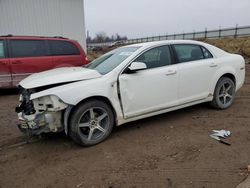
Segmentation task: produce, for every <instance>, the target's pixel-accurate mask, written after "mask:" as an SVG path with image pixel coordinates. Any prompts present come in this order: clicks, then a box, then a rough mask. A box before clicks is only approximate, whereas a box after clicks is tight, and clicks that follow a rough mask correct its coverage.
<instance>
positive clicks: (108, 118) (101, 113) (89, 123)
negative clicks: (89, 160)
mask: <svg viewBox="0 0 250 188" xmlns="http://www.w3.org/2000/svg"><path fill="white" fill-rule="evenodd" d="M113 126H114V115H113V112H112V110H111V108H110V107H109V105H107V104H106V103H104V102H102V101H98V100H91V101H87V102H86V103H83V104H82V105H79V106H77V107H76V109H75V110H74V111H73V113H72V115H71V118H70V121H69V135H70V137H71V138H72V139H73V140H74V141H75V142H76V143H77V144H80V145H82V146H92V145H95V144H98V143H100V142H102V141H103V140H105V139H106V138H107V137H108V136H109V135H110V133H111V131H112V129H113Z"/></svg>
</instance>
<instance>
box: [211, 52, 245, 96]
mask: <svg viewBox="0 0 250 188" xmlns="http://www.w3.org/2000/svg"><path fill="white" fill-rule="evenodd" d="M214 61H215V63H216V64H217V65H218V68H217V70H216V72H215V73H214V76H213V78H212V80H213V82H212V86H211V90H210V93H211V94H213V93H214V89H215V87H216V84H217V82H218V80H219V79H220V78H221V77H222V76H223V75H225V74H228V73H229V74H232V75H234V77H235V81H236V91H237V90H239V89H240V88H241V87H242V85H243V84H244V80H245V60H244V58H243V57H242V56H240V55H236V54H228V55H226V56H223V57H218V58H215V60H214Z"/></svg>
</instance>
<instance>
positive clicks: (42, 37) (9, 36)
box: [0, 35, 70, 40]
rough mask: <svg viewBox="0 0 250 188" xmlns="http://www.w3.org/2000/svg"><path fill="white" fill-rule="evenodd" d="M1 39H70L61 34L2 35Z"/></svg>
mask: <svg viewBox="0 0 250 188" xmlns="http://www.w3.org/2000/svg"><path fill="white" fill-rule="evenodd" d="M0 39H26V40H32V39H33V40H34V39H36V40H70V39H68V38H64V37H61V36H54V37H47V36H19V35H2V36H0Z"/></svg>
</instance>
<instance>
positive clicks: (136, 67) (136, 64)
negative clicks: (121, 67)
mask: <svg viewBox="0 0 250 188" xmlns="http://www.w3.org/2000/svg"><path fill="white" fill-rule="evenodd" d="M128 69H129V70H130V71H131V72H136V71H139V70H144V69H147V65H146V64H145V63H142V62H133V63H131V65H130V66H129V67H128Z"/></svg>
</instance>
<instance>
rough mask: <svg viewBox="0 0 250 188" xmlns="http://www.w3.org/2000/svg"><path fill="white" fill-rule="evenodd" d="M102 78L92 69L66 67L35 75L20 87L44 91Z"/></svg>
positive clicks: (23, 81) (25, 80)
mask: <svg viewBox="0 0 250 188" xmlns="http://www.w3.org/2000/svg"><path fill="white" fill-rule="evenodd" d="M101 76H102V75H101V74H100V73H99V72H97V71H96V70H92V69H87V68H83V67H64V68H57V69H52V70H48V71H44V72H41V73H36V74H33V75H31V76H29V77H27V78H25V79H24V80H22V81H21V82H20V83H19V86H21V87H22V88H24V89H36V90H39V91H42V90H45V89H49V88H52V87H57V86H60V85H64V84H69V83H72V82H77V81H83V80H89V79H94V78H99V77H101Z"/></svg>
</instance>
